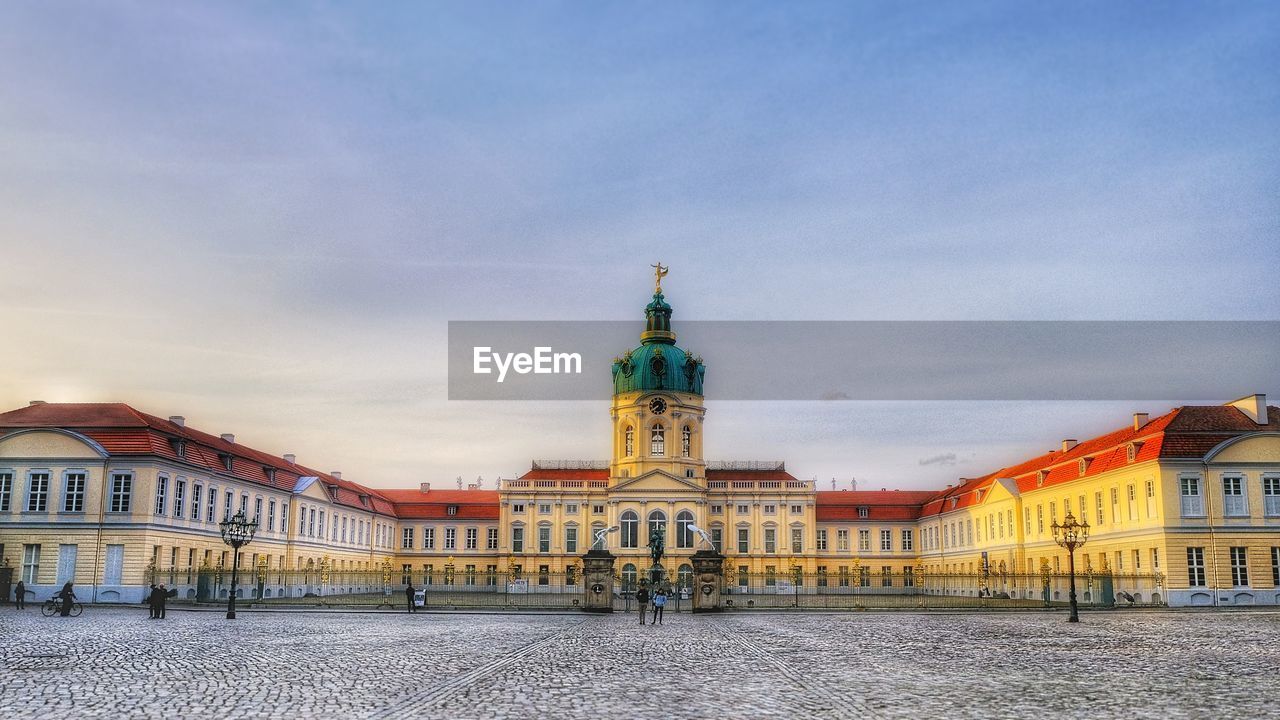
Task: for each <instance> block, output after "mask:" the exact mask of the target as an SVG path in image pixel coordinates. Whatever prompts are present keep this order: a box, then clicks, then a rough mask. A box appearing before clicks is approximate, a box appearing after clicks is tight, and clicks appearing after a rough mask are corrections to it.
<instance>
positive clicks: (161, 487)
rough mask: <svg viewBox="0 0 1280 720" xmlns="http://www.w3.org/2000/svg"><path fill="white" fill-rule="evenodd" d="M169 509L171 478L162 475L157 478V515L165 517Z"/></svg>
mask: <svg viewBox="0 0 1280 720" xmlns="http://www.w3.org/2000/svg"><path fill="white" fill-rule="evenodd" d="M168 509H169V477H168V476H167V475H161V476H159V477H157V478H156V510H155V513H156V515H164V514H165V511H166V510H168Z"/></svg>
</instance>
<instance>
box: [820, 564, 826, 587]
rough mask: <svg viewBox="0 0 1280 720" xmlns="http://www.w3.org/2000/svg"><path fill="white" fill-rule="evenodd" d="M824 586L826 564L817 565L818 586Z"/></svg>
mask: <svg viewBox="0 0 1280 720" xmlns="http://www.w3.org/2000/svg"><path fill="white" fill-rule="evenodd" d="M826 586H827V566H826V565H819V566H818V587H826Z"/></svg>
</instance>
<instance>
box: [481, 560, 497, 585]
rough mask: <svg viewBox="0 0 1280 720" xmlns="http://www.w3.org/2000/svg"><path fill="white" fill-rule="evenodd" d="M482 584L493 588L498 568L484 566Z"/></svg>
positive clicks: (495, 583) (495, 566)
mask: <svg viewBox="0 0 1280 720" xmlns="http://www.w3.org/2000/svg"><path fill="white" fill-rule="evenodd" d="M484 584H485V585H487V586H489V587H495V586H496V585H497V584H498V566H497V565H485V566H484Z"/></svg>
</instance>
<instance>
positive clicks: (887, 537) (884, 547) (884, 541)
mask: <svg viewBox="0 0 1280 720" xmlns="http://www.w3.org/2000/svg"><path fill="white" fill-rule="evenodd" d="M880 550H881V551H882V552H889V551H891V550H893V531H892V530H881V531H880Z"/></svg>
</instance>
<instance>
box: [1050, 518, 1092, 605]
mask: <svg viewBox="0 0 1280 720" xmlns="http://www.w3.org/2000/svg"><path fill="white" fill-rule="evenodd" d="M1052 527H1053V541H1054V542H1055V543H1057V544H1058V545H1059V547H1063V548H1066V550H1067V575H1068V577H1069V578H1070V582H1071V586H1070V587H1071V616H1070V617H1068V618H1067V622H1080V613H1079V610H1078V608H1077V607H1076V548H1078V547H1080V546H1081V545H1084V544H1085V543H1086V542H1087V541H1088V540H1089V521H1088V520H1085V521H1084V522H1083V523H1079V522H1076V518H1075V516H1074V515H1072V514H1071V511H1070V510H1068V511H1067V515H1066V517H1064V518H1062V524H1061V525H1059V524H1058V522H1057V521H1056V520H1055V521H1054V523H1053V526H1052Z"/></svg>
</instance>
